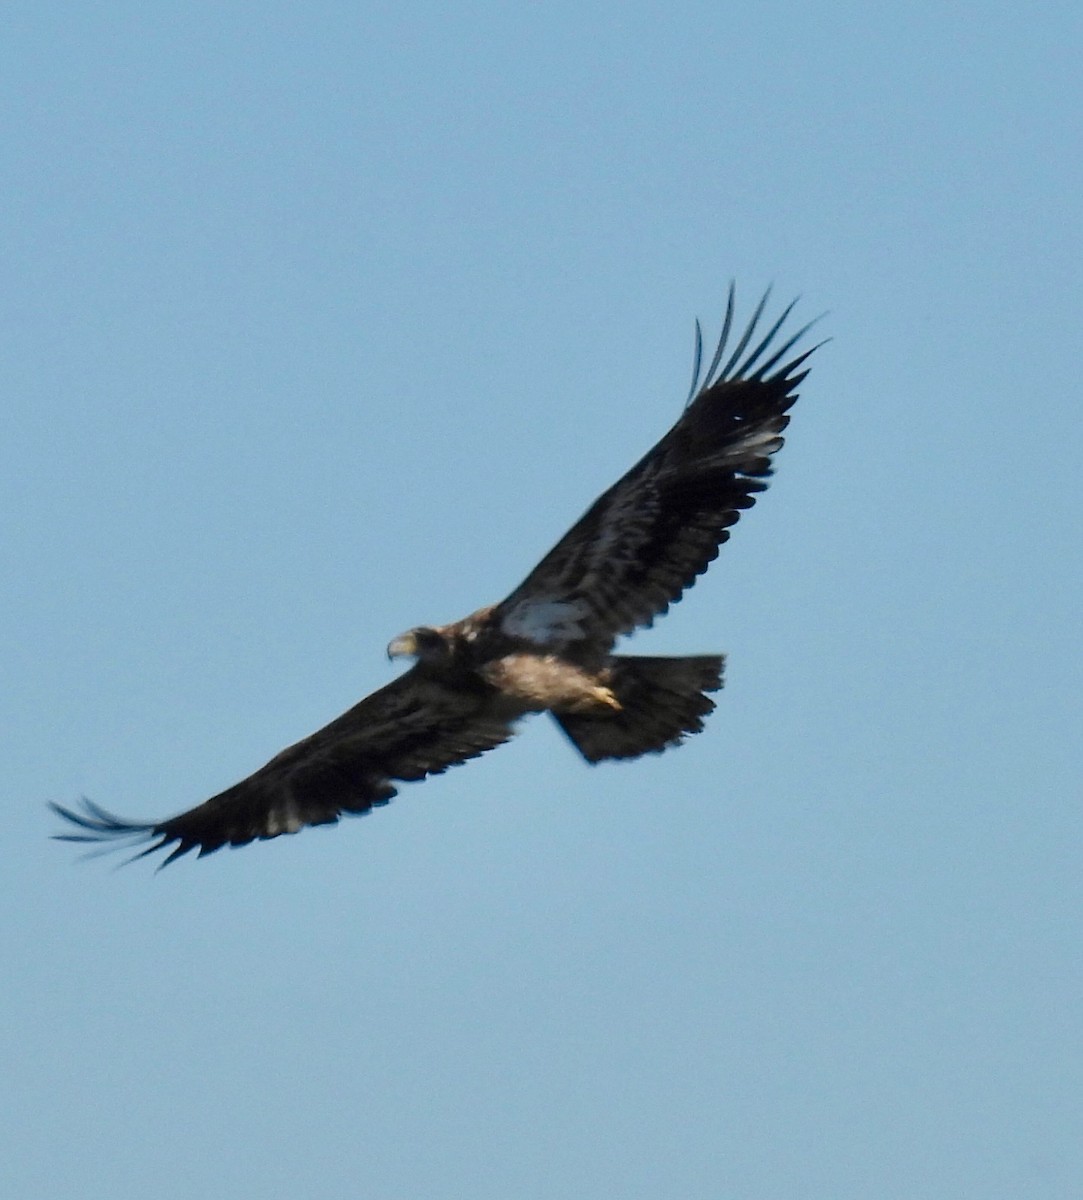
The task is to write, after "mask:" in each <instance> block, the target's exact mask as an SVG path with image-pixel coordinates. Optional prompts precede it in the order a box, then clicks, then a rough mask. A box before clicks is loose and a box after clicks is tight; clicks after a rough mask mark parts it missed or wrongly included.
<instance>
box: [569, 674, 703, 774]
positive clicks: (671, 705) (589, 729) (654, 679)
mask: <svg viewBox="0 0 1083 1200" xmlns="http://www.w3.org/2000/svg"><path fill="white" fill-rule="evenodd" d="M723 661H724V660H723V657H722V655H720V654H704V655H697V656H695V657H690V658H642V657H637V656H632V655H619V656H617V657H615V658H614V659H613V662H612V677H611V678H610V680H609V683H608V686H609V688H610V690H611V691H612V692H613V694H614V695H615V696H616V698H617V700H618V701H619V703H620V708H619V709H607V710H605V711H604V712H602V713H599V714H598V715H594V714H583V713H553V718H554V720H555V721H556V723H557V724H558V725H559V726H560V727H561V729H563V730H564V732H565V733H566V734H567V735H568V737H569V738H570V739H571V741H572V743H573V744H574V745H575V748H576V749H577V750H578V751H579V753H580V754H582V756H583V757H584V758H585V759H586V760H587V762H591V763H596V762H601V761H602V760H603V759H606V758H638V757H639V756H640V755H641V754H658V753H660V752H661V751H662V750H665V749H667V748H668V747H670V746H677V745H679V744H680V743H681V742H682V741H683V740H684V739H685V737H687V736H688V735H689V734H693V733H699V731H700V730H701V729H702V728H703V718H704V717H706V716H707V715H708V713H710V712H712V711H713V710H714V701H713V700H711V699H710V698H709V697H708V696H707V695H706V693H707V692H716V691H718V689H719V688H720V687H721V686H722V664H723Z"/></svg>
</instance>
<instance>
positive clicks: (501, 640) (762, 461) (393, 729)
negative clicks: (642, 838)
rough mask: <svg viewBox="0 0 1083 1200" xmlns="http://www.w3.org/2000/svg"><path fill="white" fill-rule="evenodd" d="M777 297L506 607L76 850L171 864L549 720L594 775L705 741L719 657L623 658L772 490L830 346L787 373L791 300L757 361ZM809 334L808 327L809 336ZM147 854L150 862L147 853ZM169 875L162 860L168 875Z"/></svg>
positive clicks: (327, 817) (82, 820)
mask: <svg viewBox="0 0 1083 1200" xmlns="http://www.w3.org/2000/svg"><path fill="white" fill-rule="evenodd" d="M767 298H768V297H767V295H765V296H764V297H763V299H762V300H761V301H760V303H759V305H758V306H757V308H756V310H755V312H754V313H753V315H752V319H751V320H750V322H749V324H748V326H747V328H746V329H745V331H744V333H743V334H742V335H741V337H740V339H739V340H738V344H737V346H736V347H735V348H734V350H733V351H732V352H731V353H730V355H729V357H728V358H727V359H726V361H725V362H723V356H724V355H725V353H726V346H727V343H728V341H729V336H730V333H731V331H732V326H733V314H734V289H733V287H732V286H731V287H730V291H729V298H728V302H727V305H726V316H725V320H724V323H723V328H722V333H721V336H720V338H719V342H718V349H717V350H716V352H715V355H714V357H713V359H712V361H711V363H710V365H709V366H708V368H707V370H706V372H701V366H702V362H701V350H702V341H701V338H700V332H699V326H698V324H697V326H696V361H695V368H694V372H693V380H692V387H691V390H690V392H689V400H688V403H687V404H686V406H685V409H684V411H683V413H682V414H681V416H680V417H679V418H678V420H677V423H676V424H675V425H674V426H673V428H672V429H670V431H669V432H668V433H667V434H666V435H665V436H664V437H663V438H662V440H661V441H660V442H658V444H657V445H656V446H654V447H653V448H652V449H651V450H649V451H648V452H647V454H646V455H644V457H643V458H642V459H640V461H639V462H638V463H636V465H635V466H634V467H632V469H631V470H630V471H628V472H627V473H626V474H625V475H624V476H623V478H621V479H620V480H618V481H617V483H615V484H614V485H613V486H612V487H611V488H610V489H609V490H608V491H607V492H605V493H604V495H602V496H601V497H599V499H598V500H596V501H595V503H594V504H593V505H592V506H591V507H590V509H588V511H587V512H586V513H585V515H584V516H583V517H582V518H581V519H580V520H579V521H578V522H577V523H576V524H575V525H574V526H573V527H572V529H571V530H570V531H569V532H568V533H567V534H565V535H564V537H563V538H562V539H561V540H560V541H559V542H558V543H557V545H556V546H555V547H554V548H553V549H552V550H551V551H550V552H549V553H548V554H547V555H546V556H545V557H544V558H543V559H542V561H541V562H540V563H539V564H538V565H537V567H535V568H534V570H533V571H532V572H531V573H530V574H529V575H528V576H527V578H526V579H525V580H524V581H523V582H522V583H521V584H520V585H519V587H517V588H516V589H515V590H514V591H513V592H512V593H511V595H510V596H508V597H507V599H505V600H503V601H501V602H500V603H499V604H496V605H492V606H490V607H488V608H483V609H479V610H478V612H476V613H473V614H472V615H471V616H469V617H466V618H464V619H463V620H461V621H457V622H455V623H453V624H451V625H443V626H436V627H427V626H426V627H420V628H417V629H412V630H410V631H409V632H407V633H405V634H402V635H401V636H400V637H398V638H395V639H394V641H392V643H391V645H390V646H389V647H388V654H389V655H391V656H393V657H394V656H399V655H408V656H410V657H413V658H414V659H415V660H416V661H415V664H414V666H413V667H411V669H410V670H409V671H407V672H406V673H405V674H403V675H401V676H399V678H397V679H395V680H393V681H392V682H391V683H389V684H387V685H386V686H385V687H382V688H380V689H379V690H378V691H376V692H373V693H372V695H370V696H368V697H366V698H365V699H364V700H362V701H361V702H360V703H359V704H356V705H355V706H354V707H353V708H351V709H349V711H347V712H345V713H343V714H342V716H340V717H338V718H336V719H335V720H334V721H332V722H331V723H330V724H329V725H326V726H325V727H324V728H323V729H321V730H319V731H318V732H317V733H314V734H312V736H311V737H308V738H305V739H304V740H303V741H300V742H298V743H297V744H296V745H293V746H290V747H289V748H288V749H286V750H283V751H282V752H281V753H280V754H277V755H276V756H275V757H274V758H272V759H271V761H270V762H269V763H267V764H266V765H265V766H263V767H261V768H260V769H259V770H258V771H256V772H255V773H254V774H252V775H250V776H249V777H248V778H247V779H245V780H242V781H241V782H240V783H238V784H235V785H234V786H233V787H231V788H228V789H227V790H226V791H224V792H222V793H220V794H219V795H217V796H214V797H213V798H212V799H210V800H208V801H206V802H205V803H204V804H200V805H199V806H198V807H196V808H193V809H191V810H190V811H188V812H185V813H181V814H180V815H179V816H176V817H170V818H168V819H167V820H164V821H159V822H133V821H125V820H122V819H120V818H118V817H115V816H113V815H112V814H111V813H109V812H106V811H105V810H104V809H102V808H100V807H98V806H97V805H95V804H93V803H91V802H90V801H84V806H85V810H84V811H83V812H73V811H71V810H69V809H67V808H63V807H61V806H60V805H55V804H54V805H53V808H54V809H55V810H56V811H57V812H58V813H59V814H60V815H61V816H62V817H64V818H65V819H66V820H67V821H69V822H70V823H71V824H72V825H74V826H75V827H76V829H77V832H70V833H64V834H58V835H57V836H58V837H60V838H61V839H63V840H67V841H76V842H101V841H109V840H112V839H118V840H122V841H123V840H126V839H131V840H133V841H140V840H148V841H150V842H151V844H150V845H149V846H148V847H147V848H146V849H144V850H143V851H141V854H150V853H153V852H154V851H156V850H160V849H163V848H165V847H167V846H171V845H173V844H174V843H176V844H175V846H173V849H172V851H171V852H170V854H169V855H168V857H167V858H166V859H165V863H169V862H172V861H173V860H174V859H175V858H178V857H179V856H180V855H182V854H187V853H188V852H189V851H190V850H195V849H198V851H199V854H200V855H204V854H209V853H211V852H212V851H214V850H217V849H219V848H220V847H221V846H224V845H233V846H240V845H244V844H246V843H247V842H251V841H253V840H254V839H256V838H271V837H277V836H278V835H279V834H282V833H295V832H296V831H297V830H299V829H302V828H303V827H304V826H306V825H323V824H328V823H330V822H334V821H337V820H338V818H339V817H340V816H341V815H342V814H344V813H363V812H368V811H369V809H371V808H374V807H376V806H378V805H381V804H386V803H387V802H388V801H389V800H390V799H391V798H392V797H393V796H394V795H395V794H396V789H395V787H394V785H393V783H392V781H393V780H394V781H411V780H419V779H424V778H425V777H426V776H427V775H435V774H439V773H440V772H442V771H444V770H446V769H447V768H448V767H450V766H453V765H455V764H456V763H462V762H466V761H467V760H468V759H471V758H475V757H477V756H478V755H479V754H483V753H484V752H485V751H486V750H491V749H492V748H493V747H495V746H499V745H500V744H501V742H505V741H507V740H508V739H509V738H510V737H511V736H512V734H513V732H514V726H515V723H516V722H517V721H518V719H519V718H520V717H523V716H525V715H526V714H528V713H531V712H543V711H548V712H551V713H552V714H553V717H554V718H555V720H556V721H557V723H558V724H559V725H560V727H561V729H562V730H563V731H564V732H565V734H567V736H568V737H569V738H570V739H571V741H572V742H573V744H574V745H575V746H576V747H577V748H578V749H579V751H580V752H581V753H582V754H583V756H584V757H585V758H586V759H587V760H588V761H589V762H592V763H594V762H599V761H601V760H603V759H607V758H613V759H618V758H637V757H638V756H640V755H642V754H647V753H652V752H657V751H661V750H664V749H666V748H667V747H668V746H674V745H677V744H678V743H679V742H680V741H681V740H682V739H683V738H684V737H685V736H686V735H688V734H692V733H697V732H699V730H701V729H702V728H703V718H704V717H706V716H707V714H708V713H710V712H711V711H712V709H713V708H714V703H713V701H712V700H711V699H710V698H709V696H708V693H710V692H714V691H716V690H717V689H718V688H719V687H721V684H722V664H723V659H722V656H721V655H707V656H698V657H693V658H639V657H632V656H624V655H614V654H613V653H612V651H613V645H614V642H615V641H616V639H617V638H618V637H620V636H621V635H622V634H626V633H630V632H631V631H632V630H633V629H636V628H640V627H645V626H649V625H650V624H651V623H652V622H653V621H654V619H655V617H656V616H658V615H660V614H661V613H664V612H665V611H666V610H667V609H668V608H669V606H670V605H671V604H672V603H674V602H675V601H676V600H678V599H680V597H681V595H682V593H683V592H684V590H685V588H687V587H689V586H690V585H691V584H692V583H693V582H694V581H695V579H696V577H697V576H698V575H700V574H702V572H703V571H705V570H706V568H707V566H708V564H709V563H710V562H711V561H712V560H713V559H714V558H715V557H716V555H717V554H718V548H719V546H720V545H721V544H722V543H723V542H724V541H726V539H727V538H728V537H729V529H730V526H732V525H733V524H735V523H736V521H737V519H738V518H739V516H740V515H741V511H742V510H743V509H746V508H751V507H752V505H753V504H754V503H755V497H756V493H757V492H761V491H763V490H764V488H765V487H766V486H767V484H766V479H767V477H768V476H769V475H770V473H771V457H772V455H774V454H775V453H776V452H777V451H778V449H779V448H780V447H781V446H782V436H781V435H782V431H783V430H784V429H785V428H786V425H787V423H788V421H789V417H788V416H787V415H786V414H787V412H788V410H789V408H790V407H791V405H792V404H793V403H794V401H795V400H796V399H797V394H796V390H795V389H796V388H797V386H798V384H800V382H801V380H802V379H804V377H805V374H806V373H807V372H806V371H799V369H798V368H799V367H801V365H802V364H803V363H804V362H805V360H806V359H807V358H808V356H809V355H810V354H811V353H812V351H813V350H814V349H816V347H813V348H812V349H810V350H806V351H805V352H804V353H801V354H799V355H797V356H796V357H794V358H792V359H791V360H790V361H789V362H786V363H785V364H784V365H782V366H779V365H778V364H779V363H780V362H782V360H783V359H784V358H785V357H786V355H787V354H788V353H789V352H790V350H792V349H793V347H794V345H795V344H796V343H797V341H798V340H799V339H800V338H801V337H802V336H803V335H804V334H805V333H806V332H807V331H808V329H809V327H810V326H809V325H805V326H804V327H803V328H802V329H800V330H798V332H797V333H795V334H793V335H792V336H791V337H789V338H787V339H786V340H785V341H784V342H783V344H782V345H781V346H778V347H777V348H776V347H775V346H774V345H773V343H774V341H775V338H776V336H777V335H778V334H779V331H780V330H781V328H782V326H783V324H784V322H785V321H786V319H787V317H788V316H789V315H790V312H791V311H792V309H793V304H790V305H789V306H788V307H787V308H786V309H785V311H784V312H783V313H782V315H781V316H780V317H779V318H778V319H777V320H776V321H775V322H774V323H773V324H772V326H771V327H770V329H769V330H768V331H767V332H766V334H764V335H763V336H762V337H761V339H760V340H759V342H758V343H756V344H755V345H754V346H752V349H749V346H750V345H751V344H752V341H753V338H754V336H755V331H756V329H757V327H758V325H759V322H760V319H761V317H762V316H763V311H764V308H765V306H766V303H767ZM810 324H811V323H810ZM137 857H138V855H137ZM163 865H164V864H163Z"/></svg>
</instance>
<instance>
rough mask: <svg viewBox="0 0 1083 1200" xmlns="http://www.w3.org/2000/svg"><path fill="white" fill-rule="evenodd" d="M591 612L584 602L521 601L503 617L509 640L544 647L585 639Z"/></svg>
mask: <svg viewBox="0 0 1083 1200" xmlns="http://www.w3.org/2000/svg"><path fill="white" fill-rule="evenodd" d="M589 616H590V608H589V606H588V605H587V603H586V601H584V600H521V601H520V602H519V603H518V604H516V605H515V606H514V607H513V608H512V609H511V611H510V612H508V614H507V615H506V616H505V617H504V620H503V627H504V632H505V633H506V634H508V636H509V637H517V638H525V639H526V640H527V641H530V642H537V643H539V644H541V645H546V644H548V643H550V642H574V641H577V640H579V639H580V638H583V637H585V636H586V628H585V625H584V622H585V620H586V618H587V617H589Z"/></svg>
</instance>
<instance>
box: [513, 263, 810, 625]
mask: <svg viewBox="0 0 1083 1200" xmlns="http://www.w3.org/2000/svg"><path fill="white" fill-rule="evenodd" d="M769 295H770V289H768V291H767V292H766V293H765V294H764V296H763V298H762V299H761V300H760V302H759V304H758V305H757V306H756V310H755V312H754V313H753V314H752V319H751V320H750V321H749V324H748V326H747V328H746V329H745V331H744V332H743V333H742V334H741V336H740V338H739V339H738V342H737V345H736V346H734V347H733V349H732V351H730V352H729V353H728V356H727V349H728V342H729V338H730V334H731V332H732V328H733V313H734V288H733V285H732V284H731V285H730V290H729V298H728V301H727V304H726V315H725V319H724V321H723V325H722V334H721V336H720V338H719V341H718V348H717V349H716V350H715V353H714V357H713V358H712V359H711V362H710V365H709V366H708V368H707V370H706V372H701V368H702V349H703V342H702V336H701V333H700V328H699V323H698V322H697V323H696V355H695V365H694V370H693V378H692V387H691V389H690V391H689V399H688V402H687V403H686V405H685V409H684V412H683V413H682V414H681V416H680V418H679V420H678V421H677V423H676V424H675V425H674V426H673V428H672V429H671V430H670V431H669V432H668V433H667V434H666V435H665V437H663V438H662V440H661V441H660V442H659V443H658V444H657V445H656V446H654V447H653V449H651V450H649V451H648V452H647V454H646V455H644V457H643V458H642V459H640V461H639V462H638V463H636V465H635V466H634V467H632V469H631V470H630V471H629V472H628V473H627V474H626V475H625V476H624V477H623V478H622V479H620V480H618V481H617V483H615V484H614V485H613V486H612V487H611V488H610V489H609V490H608V491H607V492H605V493H604V495H602V496H601V497H599V499H598V500H597V501H596V502H595V503H594V505H593V506H592V507H591V508H590V509H589V510H588V511H587V512H586V514H585V515H584V516H583V517H582V518H580V520H579V521H578V522H577V523H576V524H575V525H574V526H573V527H572V529H571V530H570V531H569V532H568V533H567V534H565V535H564V537H563V538H562V539H561V540H560V541H559V542H558V543H557V545H556V546H555V547H554V548H553V549H552V550H551V551H550V552H549V553H548V554H547V555H546V556H545V558H543V559H542V561H541V562H540V563H539V564H538V566H537V567H535V569H534V570H533V571H532V572H531V573H530V575H528V576H527V578H526V579H525V580H524V581H523V583H522V584H520V585H519V587H518V588H516V589H515V591H514V592H512V594H511V595H510V596H509V597H508V598H507V599H506V600H504V601H503V602H502V603H501V604H499V605H498V606H497V607H496V609H495V611H494V613H493V619H494V621H496V622H498V623H499V625H500V627H501V628H502V629H503V630H504V631H505V632H506V633H508V634H510V635H512V636H515V637H523V638H526V639H528V640H530V641H533V642H536V643H539V644H541V645H549V646H552V647H554V648H559V647H560V646H566V645H570V644H573V643H576V642H590V643H595V644H596V645H598V646H599V647H601V648H606V647H608V646H609V645H611V644H612V642H613V640H614V639H615V638H616V637H618V636H619V635H621V634H625V633H630V632H631V631H632V630H633V629H636V628H638V627H640V626H647V625H650V624H651V622H652V621H653V620H654V618H655V617H656V616H659V615H660V614H661V613H664V612H665V611H666V610H667V609H668V608H669V606H670V605H671V604H672V603H674V602H675V601H676V600H678V599H679V598H680V597H681V595H682V593H683V592H684V590H685V589H686V588H687V587H689V586H691V584H692V583H694V582H695V579H696V577H697V576H698V575H701V574H702V573H703V572H704V571H705V570H706V569H707V566H708V564H709V563H710V562H711V561H712V560H713V559H714V558H715V557H716V556H717V554H718V548H719V546H720V545H721V544H722V543H723V542H724V541H726V539H727V538H728V537H729V530H730V526H731V525H733V524H735V523H736V521H737V519H738V518H739V517H740V515H741V512H742V510H743V509H746V508H751V507H752V505H753V504H754V503H755V502H756V493H757V492H762V491H763V490H764V489H765V488H766V487H767V483H766V479H767V477H768V476H769V475H770V474H771V457H772V455H774V454H775V453H776V452H777V451H778V449H779V448H780V447H781V446H782V440H783V439H782V431H783V430H784V429H785V428H786V425H787V424H788V423H789V417H788V416H787V415H786V414H787V411H788V410H789V408H790V407H791V405H792V404H793V403H794V401H795V400H796V399H797V391H796V389H797V387H798V385H799V384H800V383H801V380H802V379H804V378H805V375H806V374H807V373H808V372H807V370H806V371H801V370H799V368H800V367H801V365H802V364H803V363H804V362H805V360H806V359H807V358H808V357H809V355H810V354H812V352H813V350H816V349H817V348H818V347H817V346H813V347H812V348H811V349H809V350H806V351H805V352H804V353H802V354H798V355H797V356H796V357H794V358H792V359H790V360H789V361H788V362H787V361H784V360H785V359H786V356H787V355H788V354H789V352H790V351H791V350H792V349H793V347H794V346H795V345H796V344H797V342H798V341H799V340H800V339H801V338H802V337H803V336H804V335H805V334H806V333H807V332H808V330H809V329H810V328H811V326H812V325H813V324H815V322H809V324H807V325H805V326H803V327H802V328H800V329H799V330H798V331H797V332H796V333H794V334H793V335H792V336H789V337H786V338H785V340H783V341H782V343H781V345H775V342H776V338H778V336H779V333H780V330H781V329H782V326H783V325H784V323H785V322H786V319H787V318H788V317H789V315H790V313H791V312H792V310H793V307H794V304H796V303H797V302H796V301H794V302H793V303H791V304H790V305H789V306H788V307H787V308H786V309H785V310H784V311H783V313H782V315H781V316H780V317H778V319H777V320H776V321H775V322H774V323H773V324H772V325H771V327H770V328H769V329H768V330H767V332H766V333H764V334H762V336H760V338H759V340H754V339H755V338H756V329H757V326H758V325H759V323H760V319H761V317H762V316H763V312H764V309H765V308H766V305H767V300H768V297H769ZM821 344H822V343H821ZM750 347H751V348H750ZM723 359H725V361H724V362H723ZM779 364H782V365H779Z"/></svg>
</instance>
